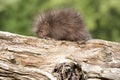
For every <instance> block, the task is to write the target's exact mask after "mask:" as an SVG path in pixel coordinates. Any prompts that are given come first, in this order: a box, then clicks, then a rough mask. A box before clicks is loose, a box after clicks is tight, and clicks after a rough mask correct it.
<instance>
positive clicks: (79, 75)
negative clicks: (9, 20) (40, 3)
mask: <svg viewBox="0 0 120 80" xmlns="http://www.w3.org/2000/svg"><path fill="white" fill-rule="evenodd" d="M0 80H120V43H117V42H110V41H105V40H99V39H92V40H89V41H87V42H86V43H85V44H81V45H79V44H77V43H76V42H70V41H55V40H52V39H49V40H47V39H40V38H35V37H30V36H22V35H18V34H13V33H9V32H3V31H0Z"/></svg>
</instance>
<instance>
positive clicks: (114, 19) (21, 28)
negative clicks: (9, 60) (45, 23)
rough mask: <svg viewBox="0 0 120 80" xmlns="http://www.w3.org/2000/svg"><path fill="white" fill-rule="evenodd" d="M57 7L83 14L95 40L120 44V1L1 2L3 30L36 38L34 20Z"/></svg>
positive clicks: (41, 0)
mask: <svg viewBox="0 0 120 80" xmlns="http://www.w3.org/2000/svg"><path fill="white" fill-rule="evenodd" d="M56 7H72V8H75V9H76V10H77V11H78V12H80V13H81V15H83V17H84V20H85V23H86V25H87V26H88V28H89V30H90V32H91V34H92V36H93V38H100V39H106V40H111V41H118V42H120V22H119V20H120V0H69V1H67V0H0V30H4V31H9V32H14V33H18V34H22V35H30V36H32V35H33V32H32V22H33V18H34V16H35V15H36V14H37V13H38V12H42V11H44V10H48V9H52V8H56Z"/></svg>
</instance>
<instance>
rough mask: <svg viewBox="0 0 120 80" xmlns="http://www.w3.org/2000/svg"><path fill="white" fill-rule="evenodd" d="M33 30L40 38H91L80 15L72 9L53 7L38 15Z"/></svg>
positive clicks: (82, 39) (74, 39)
mask: <svg viewBox="0 0 120 80" xmlns="http://www.w3.org/2000/svg"><path fill="white" fill-rule="evenodd" d="M34 32H35V33H36V34H37V36H38V37H40V38H44V37H49V38H53V39H55V40H69V41H84V40H88V39H90V38H91V36H90V34H89V32H88V30H87V29H86V26H85V25H84V22H83V20H82V17H81V16H80V15H79V14H78V13H77V12H76V11H75V10H73V9H53V10H50V11H47V12H44V13H42V14H40V15H38V16H37V17H36V18H35V21H34Z"/></svg>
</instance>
